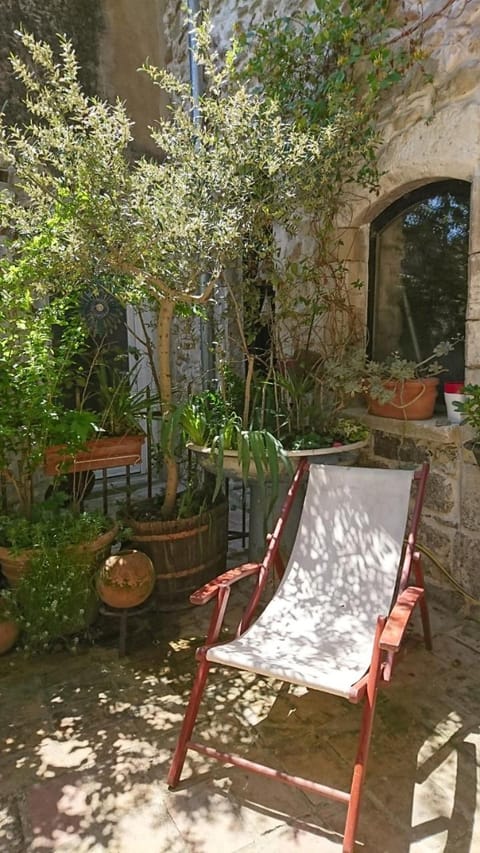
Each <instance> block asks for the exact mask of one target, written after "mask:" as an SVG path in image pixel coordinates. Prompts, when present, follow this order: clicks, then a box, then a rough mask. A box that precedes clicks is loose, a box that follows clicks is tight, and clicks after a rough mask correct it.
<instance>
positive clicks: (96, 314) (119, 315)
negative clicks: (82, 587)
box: [81, 284, 125, 337]
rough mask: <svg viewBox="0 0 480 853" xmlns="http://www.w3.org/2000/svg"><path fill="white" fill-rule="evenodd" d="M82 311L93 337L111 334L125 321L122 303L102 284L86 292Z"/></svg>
mask: <svg viewBox="0 0 480 853" xmlns="http://www.w3.org/2000/svg"><path fill="white" fill-rule="evenodd" d="M81 312H82V315H83V316H84V317H85V320H86V323H87V327H88V330H89V332H90V334H91V335H92V336H93V337H99V336H103V335H108V334H111V333H112V332H114V331H115V329H118V327H119V326H121V325H122V324H124V323H125V310H124V308H123V306H122V304H121V303H120V302H119V301H118V299H116V298H115V296H113V295H112V294H111V293H109V292H108V291H107V290H106V289H105V287H104V286H103V285H102V284H99V285H97V286H94V287H93V288H92V289H91V290H89V291H87V292H86V293H84V295H83V296H82V300H81Z"/></svg>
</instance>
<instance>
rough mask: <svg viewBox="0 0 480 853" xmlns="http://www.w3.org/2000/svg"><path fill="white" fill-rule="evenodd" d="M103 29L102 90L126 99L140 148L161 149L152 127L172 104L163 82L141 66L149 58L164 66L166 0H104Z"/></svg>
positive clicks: (101, 46) (100, 79) (100, 66)
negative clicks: (153, 79)
mask: <svg viewBox="0 0 480 853" xmlns="http://www.w3.org/2000/svg"><path fill="white" fill-rule="evenodd" d="M102 6H103V15H104V29H103V32H102V37H101V41H100V47H99V55H98V74H99V83H100V88H101V90H102V92H103V93H104V94H105V95H106V96H107V97H108V98H109V99H110V100H113V99H114V98H115V97H117V96H118V97H120V98H121V100H123V101H125V102H126V107H127V111H128V114H129V115H130V117H131V118H132V120H133V121H134V123H135V124H134V127H133V131H132V132H133V134H134V137H135V146H136V148H137V150H140V151H149V152H151V153H154V154H155V153H158V152H157V149H156V148H155V146H154V145H153V143H152V141H151V139H150V134H149V131H148V128H149V126H150V125H152V124H154V122H155V121H156V119H158V117H159V115H160V114H161V113H162V112H164V110H165V106H166V103H167V99H166V97H165V96H164V95H163V93H162V92H161V90H160V89H159V88H158V86H153V85H152V83H151V81H150V79H149V78H148V77H147V75H146V74H144V73H141V72H139V71H138V69H139V68H140V67H141V66H142V65H143V63H144V62H145V61H146V60H147V59H148V61H149V62H150V63H152V64H153V65H157V66H159V67H163V66H165V64H166V62H167V60H168V59H169V56H170V54H168V55H167V43H166V39H165V35H164V24H163V15H164V2H162V0H142V2H141V3H138V2H134V0H103V2H102Z"/></svg>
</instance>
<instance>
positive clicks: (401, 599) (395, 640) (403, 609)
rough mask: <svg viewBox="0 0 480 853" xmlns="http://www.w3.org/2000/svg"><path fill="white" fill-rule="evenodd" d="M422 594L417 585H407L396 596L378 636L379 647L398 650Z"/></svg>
mask: <svg viewBox="0 0 480 853" xmlns="http://www.w3.org/2000/svg"><path fill="white" fill-rule="evenodd" d="M423 595H424V590H423V589H422V588H421V587H419V586H409V587H407V589H405V590H404V591H403V592H402V593H401V594H400V595H399V596H398V598H397V600H396V602H395V605H394V607H393V609H392V611H391V613H390V616H389V617H388V619H387V621H386V623H385V627H384V629H383V631H382V634H381V636H380V648H381V649H384V650H385V651H387V652H398V650H399V648H400V645H401V642H402V639H403V635H404V634H405V630H406V627H407V625H408V621H409V619H410V617H411V615H412V613H413V611H414V609H415V606H416V605H417V604H418V602H419V601H420V599H421V598H422V597H423Z"/></svg>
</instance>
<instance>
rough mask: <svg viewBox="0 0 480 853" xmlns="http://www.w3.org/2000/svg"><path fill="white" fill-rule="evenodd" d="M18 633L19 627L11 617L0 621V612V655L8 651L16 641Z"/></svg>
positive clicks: (0, 617)
mask: <svg viewBox="0 0 480 853" xmlns="http://www.w3.org/2000/svg"><path fill="white" fill-rule="evenodd" d="M19 633H20V629H19V627H18V625H17V623H16V622H13V621H12V620H11V619H8V620H6V621H2V616H1V613H0V655H4V654H5V652H8V651H10V649H11V648H12V646H14V645H15V643H16V642H17V639H18V635H19Z"/></svg>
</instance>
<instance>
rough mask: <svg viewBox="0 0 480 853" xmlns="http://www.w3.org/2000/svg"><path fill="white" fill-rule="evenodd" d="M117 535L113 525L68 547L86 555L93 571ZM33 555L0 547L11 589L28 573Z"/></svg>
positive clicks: (0, 564) (0, 557)
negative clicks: (95, 535) (90, 538)
mask: <svg viewBox="0 0 480 853" xmlns="http://www.w3.org/2000/svg"><path fill="white" fill-rule="evenodd" d="M117 533H118V524H115V525H114V526H113V527H112V528H111V529H110V530H107V531H106V532H105V533H100V535H99V536H97V538H96V539H92V540H90V542H82V543H79V544H78V545H71V546H69V547H71V549H72V551H73V552H75V553H77V554H81V555H88V556H89V557H90V565H91V568H92V569H94V568H96V566H97V565H98V563H99V562H101V560H104V559H105V557H106V556H107V554H109V553H110V547H111V545H112V542H113V541H114V539H115V537H116V535H117ZM34 554H35V551H34V550H32V549H30V550H25V551H20V552H15V551H12V550H11V549H10V548H5V547H4V546H3V545H2V546H0V566H1V569H2V572H3V574H4V575H5V577H6V579H7V581H8V583H9V585H10V586H11V587H16V586H18V585H19V583H20V581H21V579H22V577H23V575H24V574H25V573H26V572H28V569H29V567H30V560H31V558H32V556H33V555H34Z"/></svg>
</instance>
